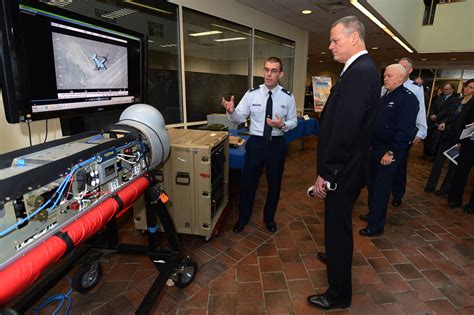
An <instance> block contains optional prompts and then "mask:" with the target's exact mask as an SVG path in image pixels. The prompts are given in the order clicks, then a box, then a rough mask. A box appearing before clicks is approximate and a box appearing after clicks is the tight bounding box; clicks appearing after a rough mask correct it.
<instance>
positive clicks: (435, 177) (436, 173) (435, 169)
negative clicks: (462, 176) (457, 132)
mask: <svg viewBox="0 0 474 315" xmlns="http://www.w3.org/2000/svg"><path fill="white" fill-rule="evenodd" d="M454 143H455V142H453V141H450V140H447V139H441V140H440V142H439V147H438V151H437V152H436V157H435V160H434V163H433V166H432V167H431V173H430V176H429V177H428V181H427V182H426V187H425V188H426V189H427V190H431V191H433V190H435V189H436V187H437V186H438V181H439V177H440V176H441V172H442V171H443V166H444V162H445V161H446V156H445V155H444V151H446V150H448V149H449V148H451V147H452V146H453V145H454ZM455 168H456V165H454V163H451V162H449V165H448V173H447V174H446V176H445V178H444V180H443V183H442V184H441V188H440V190H441V191H442V192H443V193H447V192H448V191H449V190H450V188H451V183H452V182H453V177H454V171H455Z"/></svg>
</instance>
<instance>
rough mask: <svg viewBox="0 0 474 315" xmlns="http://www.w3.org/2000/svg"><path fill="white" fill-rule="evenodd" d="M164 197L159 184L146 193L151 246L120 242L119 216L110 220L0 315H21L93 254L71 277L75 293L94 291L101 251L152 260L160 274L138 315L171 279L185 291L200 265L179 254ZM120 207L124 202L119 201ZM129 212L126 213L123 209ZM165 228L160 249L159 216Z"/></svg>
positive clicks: (147, 307) (176, 236) (152, 303)
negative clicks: (163, 245)
mask: <svg viewBox="0 0 474 315" xmlns="http://www.w3.org/2000/svg"><path fill="white" fill-rule="evenodd" d="M161 194H162V191H161V188H160V186H159V185H157V184H156V185H153V184H152V186H150V187H149V188H148V190H147V192H146V195H145V198H146V204H147V206H146V212H147V222H148V233H147V234H148V245H134V244H124V243H119V241H118V229H117V215H115V216H114V218H112V220H110V221H109V222H108V223H107V224H106V226H105V230H104V231H102V232H100V233H99V234H98V235H97V236H96V237H94V238H93V239H91V240H90V241H88V242H87V243H86V244H85V245H83V246H80V247H78V248H77V249H75V250H74V251H72V252H71V254H70V255H68V256H67V257H65V258H64V259H63V260H61V261H60V262H59V263H58V264H57V265H55V266H54V267H53V268H52V270H50V271H49V272H47V273H46V274H45V275H43V276H42V277H41V278H40V279H38V280H37V281H36V282H35V285H33V287H32V288H31V289H29V290H28V291H26V292H25V293H24V294H23V295H22V296H21V297H20V298H18V299H17V301H16V302H14V304H13V306H11V308H10V309H5V310H2V311H1V312H0V314H2V315H3V314H22V313H25V312H26V311H27V310H29V309H30V308H31V307H32V306H33V305H34V304H35V303H36V301H37V300H38V299H40V298H41V297H42V296H43V295H44V294H46V293H47V292H48V291H49V290H50V289H51V288H52V287H53V286H54V285H55V284H56V283H57V282H58V281H59V280H61V279H62V278H63V277H64V276H65V275H67V273H68V272H69V271H70V270H71V269H72V267H73V265H74V263H77V261H78V260H80V259H83V258H84V256H85V255H86V254H87V253H88V252H89V251H90V252H91V253H93V254H92V255H91V253H89V257H88V258H87V259H86V262H85V263H83V264H82V266H81V267H80V268H79V269H78V270H77V272H76V273H75V274H74V276H73V277H72V287H73V289H74V290H76V291H78V292H81V293H86V292H88V291H90V290H92V289H93V288H94V287H95V286H96V285H97V284H98V283H99V281H100V278H101V276H102V268H101V265H100V262H99V260H100V257H101V256H102V251H104V250H106V251H110V250H111V251H116V252H118V253H125V254H134V255H147V256H148V257H150V259H151V260H152V262H153V264H154V265H155V267H156V269H157V270H158V271H159V275H158V276H157V278H156V279H155V281H154V282H153V284H152V285H151V287H150V289H149V290H148V293H147V294H146V295H145V298H144V299H143V301H142V303H141V304H140V306H139V308H138V309H137V311H136V314H148V313H149V312H150V310H151V308H152V307H153V306H154V304H155V302H156V300H157V298H158V297H159V295H160V293H161V291H162V289H163V287H164V286H165V284H166V282H167V280H168V279H171V280H173V282H174V284H175V285H176V286H177V287H179V288H185V287H187V286H188V285H189V284H191V282H192V281H193V280H194V278H195V276H196V273H197V268H198V267H197V264H196V263H195V262H194V261H193V260H192V259H191V258H190V257H189V256H186V257H183V256H182V255H181V253H180V246H179V239H178V235H177V233H176V229H175V227H174V224H173V221H172V219H171V217H170V215H169V213H168V210H167V208H166V206H165V205H164V203H163V202H162V200H161V198H160V196H161ZM119 204H121V201H120V202H119ZM124 211H126V210H124ZM156 214H158V218H159V220H160V222H161V224H162V226H163V229H164V231H165V234H166V236H167V238H168V241H169V244H170V247H171V248H169V249H161V248H158V241H157V228H156V227H157V225H158V222H157V216H156Z"/></svg>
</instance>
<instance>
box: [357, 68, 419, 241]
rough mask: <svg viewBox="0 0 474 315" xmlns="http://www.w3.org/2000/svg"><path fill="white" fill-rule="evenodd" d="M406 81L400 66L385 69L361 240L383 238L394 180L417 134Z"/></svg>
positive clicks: (413, 100) (415, 101) (415, 109)
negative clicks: (380, 236) (367, 208)
mask: <svg viewBox="0 0 474 315" xmlns="http://www.w3.org/2000/svg"><path fill="white" fill-rule="evenodd" d="M405 78H406V70H405V68H404V67H403V66H402V65H401V64H393V65H390V66H388V67H387V68H386V69H385V72H384V87H385V89H386V90H387V94H385V95H384V96H382V99H381V110H380V111H379V113H378V115H377V118H376V119H375V129H374V136H373V139H372V146H371V149H370V169H369V182H368V185H367V189H368V191H369V200H368V205H369V214H368V215H361V216H360V218H361V219H362V220H365V221H368V224H367V227H366V228H364V229H361V230H360V231H359V234H360V235H362V236H375V235H379V234H383V232H384V227H385V222H386V218H387V206H388V201H389V198H390V192H391V191H392V184H393V178H394V176H395V172H396V171H397V169H398V167H399V164H400V163H402V160H403V157H404V156H406V151H407V150H408V149H409V147H410V142H411V141H412V140H413V137H414V136H415V134H416V127H415V122H416V118H417V114H418V108H419V106H418V103H419V102H418V99H417V97H416V96H415V95H414V94H413V93H412V92H411V91H410V90H409V89H407V88H405V87H404V85H403V82H404V81H405Z"/></svg>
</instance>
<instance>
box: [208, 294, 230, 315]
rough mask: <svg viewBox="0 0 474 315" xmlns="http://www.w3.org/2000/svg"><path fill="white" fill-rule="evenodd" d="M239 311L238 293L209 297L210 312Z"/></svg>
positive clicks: (226, 312) (227, 312)
mask: <svg viewBox="0 0 474 315" xmlns="http://www.w3.org/2000/svg"><path fill="white" fill-rule="evenodd" d="M236 313H237V295H236V294H219V295H211V296H210V297H209V313H208V314H210V315H211V314H215V315H220V314H229V315H232V314H236Z"/></svg>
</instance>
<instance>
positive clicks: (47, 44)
mask: <svg viewBox="0 0 474 315" xmlns="http://www.w3.org/2000/svg"><path fill="white" fill-rule="evenodd" d="M1 6H2V7H1V14H2V19H3V22H2V25H1V37H2V42H1V58H2V66H3V71H2V93H3V99H4V105H5V112H6V116H7V120H8V121H9V122H11V123H14V122H22V121H30V120H38V119H45V118H51V117H66V116H73V115H84V114H86V113H91V112H97V111H103V110H108V109H114V110H115V109H118V108H120V107H125V106H127V105H130V104H133V103H137V102H143V101H144V100H143V95H144V93H143V91H144V89H145V87H144V84H145V80H144V71H145V70H144V69H145V68H146V65H145V52H146V47H144V46H145V45H146V41H145V40H144V36H143V35H142V34H139V33H136V32H133V31H130V30H126V29H123V28H120V27H115V26H113V25H110V24H106V23H104V22H101V21H98V20H94V19H91V18H87V17H84V16H81V15H78V14H75V13H72V12H69V11H66V10H62V9H59V8H55V7H51V6H47V5H42V4H41V3H38V2H36V1H2V4H1Z"/></svg>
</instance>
